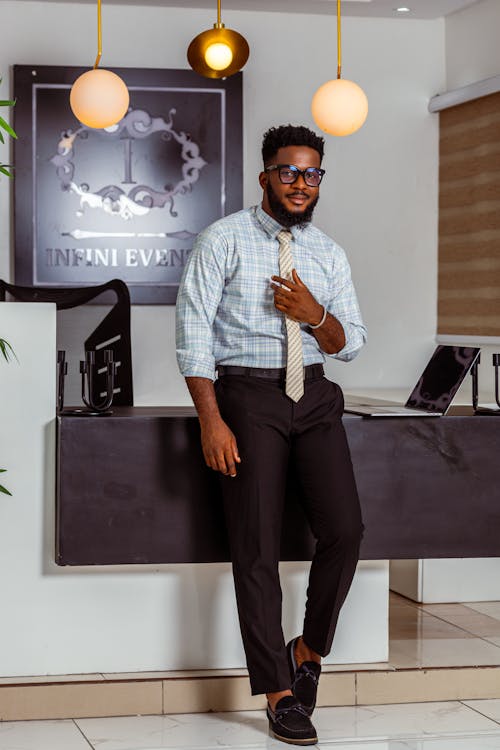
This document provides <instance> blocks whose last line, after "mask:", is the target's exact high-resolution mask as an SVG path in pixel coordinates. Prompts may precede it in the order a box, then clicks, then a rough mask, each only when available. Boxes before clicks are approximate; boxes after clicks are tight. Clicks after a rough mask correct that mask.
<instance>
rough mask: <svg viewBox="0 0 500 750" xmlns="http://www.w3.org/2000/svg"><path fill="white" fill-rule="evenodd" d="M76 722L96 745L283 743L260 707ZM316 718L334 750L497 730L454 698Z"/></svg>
mask: <svg viewBox="0 0 500 750" xmlns="http://www.w3.org/2000/svg"><path fill="white" fill-rule="evenodd" d="M76 723H77V724H78V726H79V727H80V729H81V730H82V732H83V733H84V735H85V737H86V738H87V739H88V741H89V743H90V744H91V745H92V747H93V748H95V750H132V749H133V750H152V749H153V748H155V750H161V748H166V749H170V748H196V750H202V749H206V748H221V747H224V748H228V747H231V748H241V750H243V748H249V747H252V748H273V750H274V748H275V747H276V748H280V747H281V748H282V744H281V743H278V742H275V741H274V740H271V739H270V738H269V736H268V729H267V720H266V717H265V714H264V712H263V711H241V712H231V713H219V714H177V715H176V716H175V717H172V716H149V717H146V716H144V717H119V718H110V719H79V720H78V721H77V722H76ZM314 723H315V726H316V728H317V730H318V733H319V738H320V745H321V746H325V747H326V746H328V745H329V744H331V743H334V745H335V750H341V743H342V741H343V740H344V741H348V742H349V749H350V750H354V749H355V747H356V744H353V740H356V739H360V740H361V739H362V740H363V743H362V750H386V749H387V750H407V748H406V745H405V744H404V743H405V742H408V740H409V739H412V738H424V737H426V736H429V735H437V734H442V733H444V734H446V735H453V736H457V735H463V733H465V732H467V733H475V732H492V731H496V730H498V729H499V728H498V725H497V724H495V722H494V721H491V720H490V719H488V718H485V717H484V716H481V715H480V714H479V713H477V712H476V711H474V710H472V709H470V708H468V707H467V706H464V705H462V704H461V703H460V702H458V701H450V702H446V703H445V702H441V703H417V704H404V705H401V704H400V705H390V706H358V707H340V708H319V709H317V710H316V711H315V714H314ZM498 736H499V738H500V731H499V732H498ZM368 741H370V742H368ZM388 741H390V742H388ZM0 750H1V748H0ZM37 750H38V749H37ZM425 750H427V748H425ZM429 750H433V749H432V748H429ZM439 750H441V748H439ZM464 750H465V747H464ZM467 750H471V746H470V745H469V748H467ZM474 750H477V745H474ZM499 750H500V747H499Z"/></svg>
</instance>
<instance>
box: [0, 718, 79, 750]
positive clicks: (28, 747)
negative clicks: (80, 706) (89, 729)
mask: <svg viewBox="0 0 500 750" xmlns="http://www.w3.org/2000/svg"><path fill="white" fill-rule="evenodd" d="M0 750H89V746H88V743H87V742H86V740H85V738H84V737H82V734H81V732H80V731H79V730H78V727H76V726H75V724H74V722H72V721H69V720H65V721H6V722H0Z"/></svg>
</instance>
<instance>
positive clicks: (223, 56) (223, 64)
mask: <svg viewBox="0 0 500 750" xmlns="http://www.w3.org/2000/svg"><path fill="white" fill-rule="evenodd" d="M232 61H233V51H232V49H231V47H230V46H229V45H228V44H223V43H221V42H216V43H215V44H210V45H209V47H207V49H206V52H205V62H206V63H207V65H208V66H209V67H210V68H213V70H225V68H227V67H229V65H231V63H232Z"/></svg>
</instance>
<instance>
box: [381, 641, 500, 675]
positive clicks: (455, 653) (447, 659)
mask: <svg viewBox="0 0 500 750" xmlns="http://www.w3.org/2000/svg"><path fill="white" fill-rule="evenodd" d="M488 640H489V641H491V642H488V641H486V640H483V639H482V638H466V639H459V638H449V639H447V638H422V639H415V640H392V641H391V643H390V653H389V662H390V664H392V665H393V666H395V667H397V668H400V669H405V668H415V667H477V666H497V665H499V664H500V648H499V647H498V646H500V643H499V644H498V645H496V644H495V643H493V640H494V639H493V638H489V639H488Z"/></svg>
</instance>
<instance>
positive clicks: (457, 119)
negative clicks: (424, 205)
mask: <svg viewBox="0 0 500 750" xmlns="http://www.w3.org/2000/svg"><path fill="white" fill-rule="evenodd" d="M438 271H439V289H438V332H439V333H443V334H464V335H476V336H500V93H496V94H492V95H490V96H485V97H483V98H481V99H476V100H474V101H472V102H467V103H466V104H460V105H459V106H456V107H451V108H450V109H447V110H443V111H442V112H441V113H440V166H439V266H438Z"/></svg>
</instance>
